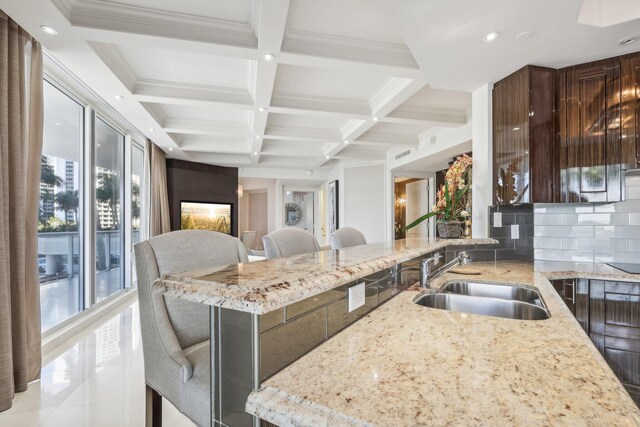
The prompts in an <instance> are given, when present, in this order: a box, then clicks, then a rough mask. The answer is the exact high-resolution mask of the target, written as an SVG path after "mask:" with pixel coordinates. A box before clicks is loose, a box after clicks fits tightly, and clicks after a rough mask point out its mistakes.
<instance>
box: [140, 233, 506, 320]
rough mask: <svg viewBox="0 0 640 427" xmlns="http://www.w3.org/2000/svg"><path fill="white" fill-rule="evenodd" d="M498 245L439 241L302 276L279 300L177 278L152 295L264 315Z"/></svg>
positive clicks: (169, 278)
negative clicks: (410, 266) (418, 264)
mask: <svg viewBox="0 0 640 427" xmlns="http://www.w3.org/2000/svg"><path fill="white" fill-rule="evenodd" d="M496 243H498V241H496V240H495V239H492V238H481V239H451V240H444V239H443V240H438V241H435V242H433V243H428V244H426V245H425V246H423V247H420V248H410V249H407V250H405V251H402V252H398V253H393V254H386V255H383V256H379V257H375V258H372V259H370V260H367V261H365V262H361V263H358V264H353V265H348V266H344V267H341V268H338V269H336V270H334V271H331V272H327V273H326V274H322V275H317V276H314V277H311V278H310V279H308V278H305V277H304V275H302V276H301V277H300V279H303V278H304V279H305V280H304V281H300V279H298V280H299V282H298V283H297V284H291V283H289V287H288V288H287V289H276V290H275V291H274V292H275V293H277V294H278V295H277V297H274V293H271V294H270V295H269V294H268V292H265V291H264V290H263V289H256V290H247V289H244V288H241V287H238V286H229V285H226V284H224V283H215V282H208V283H206V284H205V283H201V282H199V281H198V280H196V279H187V278H184V279H183V280H177V279H178V278H177V277H174V276H175V275H174V276H171V275H165V276H163V277H161V278H159V279H157V280H156V281H155V282H154V283H153V285H152V291H153V292H154V293H157V294H160V295H164V296H169V297H173V298H179V299H183V300H187V301H191V302H196V303H200V304H206V305H211V306H216V307H222V308H228V309H233V310H238V311H243V312H249V313H253V314H265V313H268V312H270V311H273V310H277V309H278V308H281V307H284V306H286V305H289V304H292V303H295V302H298V301H301V300H303V299H306V298H309V297H313V296H314V295H317V294H319V293H322V292H325V291H328V290H331V289H334V288H336V287H338V286H341V285H344V284H347V283H349V282H352V281H354V280H357V279H359V278H362V277H365V276H367V275H369V274H373V273H376V272H378V271H380V270H382V269H385V268H389V267H392V266H393V265H395V264H398V263H401V262H405V261H408V260H410V259H413V258H415V257H418V256H421V255H423V254H425V253H428V252H432V251H435V250H438V249H442V248H445V247H448V246H466V245H490V244H496ZM354 268H358V269H359V271H357V272H355V273H354V272H353V271H351V270H353V269H354ZM292 285H293V286H292ZM270 297H271V298H270Z"/></svg>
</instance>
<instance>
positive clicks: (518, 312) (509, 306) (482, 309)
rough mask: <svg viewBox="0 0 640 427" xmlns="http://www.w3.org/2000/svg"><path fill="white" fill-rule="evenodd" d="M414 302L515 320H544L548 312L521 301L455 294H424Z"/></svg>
mask: <svg viewBox="0 0 640 427" xmlns="http://www.w3.org/2000/svg"><path fill="white" fill-rule="evenodd" d="M415 302H416V304H420V305H423V306H425V307H430V308H436V309H440V310H448V311H455V312H459V313H471V314H480V315H484V316H495V317H504V318H507V319H517V320H544V319H548V318H549V313H548V312H547V310H545V309H544V308H542V307H540V306H537V305H533V304H528V303H525V302H521V301H508V300H504V299H498V298H483V297H472V296H468V295H456V294H440V293H433V294H426V295H424V296H422V297H420V298H419V299H418V300H416V301H415Z"/></svg>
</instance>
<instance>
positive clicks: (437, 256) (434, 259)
mask: <svg viewBox="0 0 640 427" xmlns="http://www.w3.org/2000/svg"><path fill="white" fill-rule="evenodd" d="M440 258H442V253H441V252H436V253H435V255H434V256H432V257H429V258H423V259H421V260H420V261H421V262H422V263H430V262H432V263H433V264H434V265H435V264H437V263H439V262H440Z"/></svg>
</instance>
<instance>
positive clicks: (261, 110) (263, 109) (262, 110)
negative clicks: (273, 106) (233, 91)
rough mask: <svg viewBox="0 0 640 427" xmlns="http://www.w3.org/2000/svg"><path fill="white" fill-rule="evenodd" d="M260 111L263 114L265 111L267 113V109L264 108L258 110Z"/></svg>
mask: <svg viewBox="0 0 640 427" xmlns="http://www.w3.org/2000/svg"><path fill="white" fill-rule="evenodd" d="M258 110H260V112H261V113H264V112H265V111H267V109H266V108H264V107H260V108H258Z"/></svg>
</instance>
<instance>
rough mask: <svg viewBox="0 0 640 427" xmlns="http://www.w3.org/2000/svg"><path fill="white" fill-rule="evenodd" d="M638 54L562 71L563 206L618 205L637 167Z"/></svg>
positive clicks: (559, 96) (559, 77)
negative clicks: (629, 175) (630, 171)
mask: <svg viewBox="0 0 640 427" xmlns="http://www.w3.org/2000/svg"><path fill="white" fill-rule="evenodd" d="M638 83H640V57H639V55H638V54H634V55H630V56H625V57H616V58H610V59H606V60H602V61H597V62H593V63H589V64H582V65H577V66H573V67H568V68H564V69H561V70H558V74H557V87H558V89H557V91H556V110H557V118H556V126H557V132H556V137H557V143H556V147H557V150H558V152H557V157H558V159H559V163H558V166H559V170H558V174H559V176H560V201H562V202H568V203H576V202H616V201H620V200H622V198H623V194H624V191H623V188H624V187H623V186H624V171H625V170H627V169H631V168H635V167H637V166H638V160H639V159H640V135H639V134H638V122H639V119H638V114H639V113H638V112H639V111H640V108H639V107H638V104H639V102H640V101H639V98H638Z"/></svg>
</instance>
